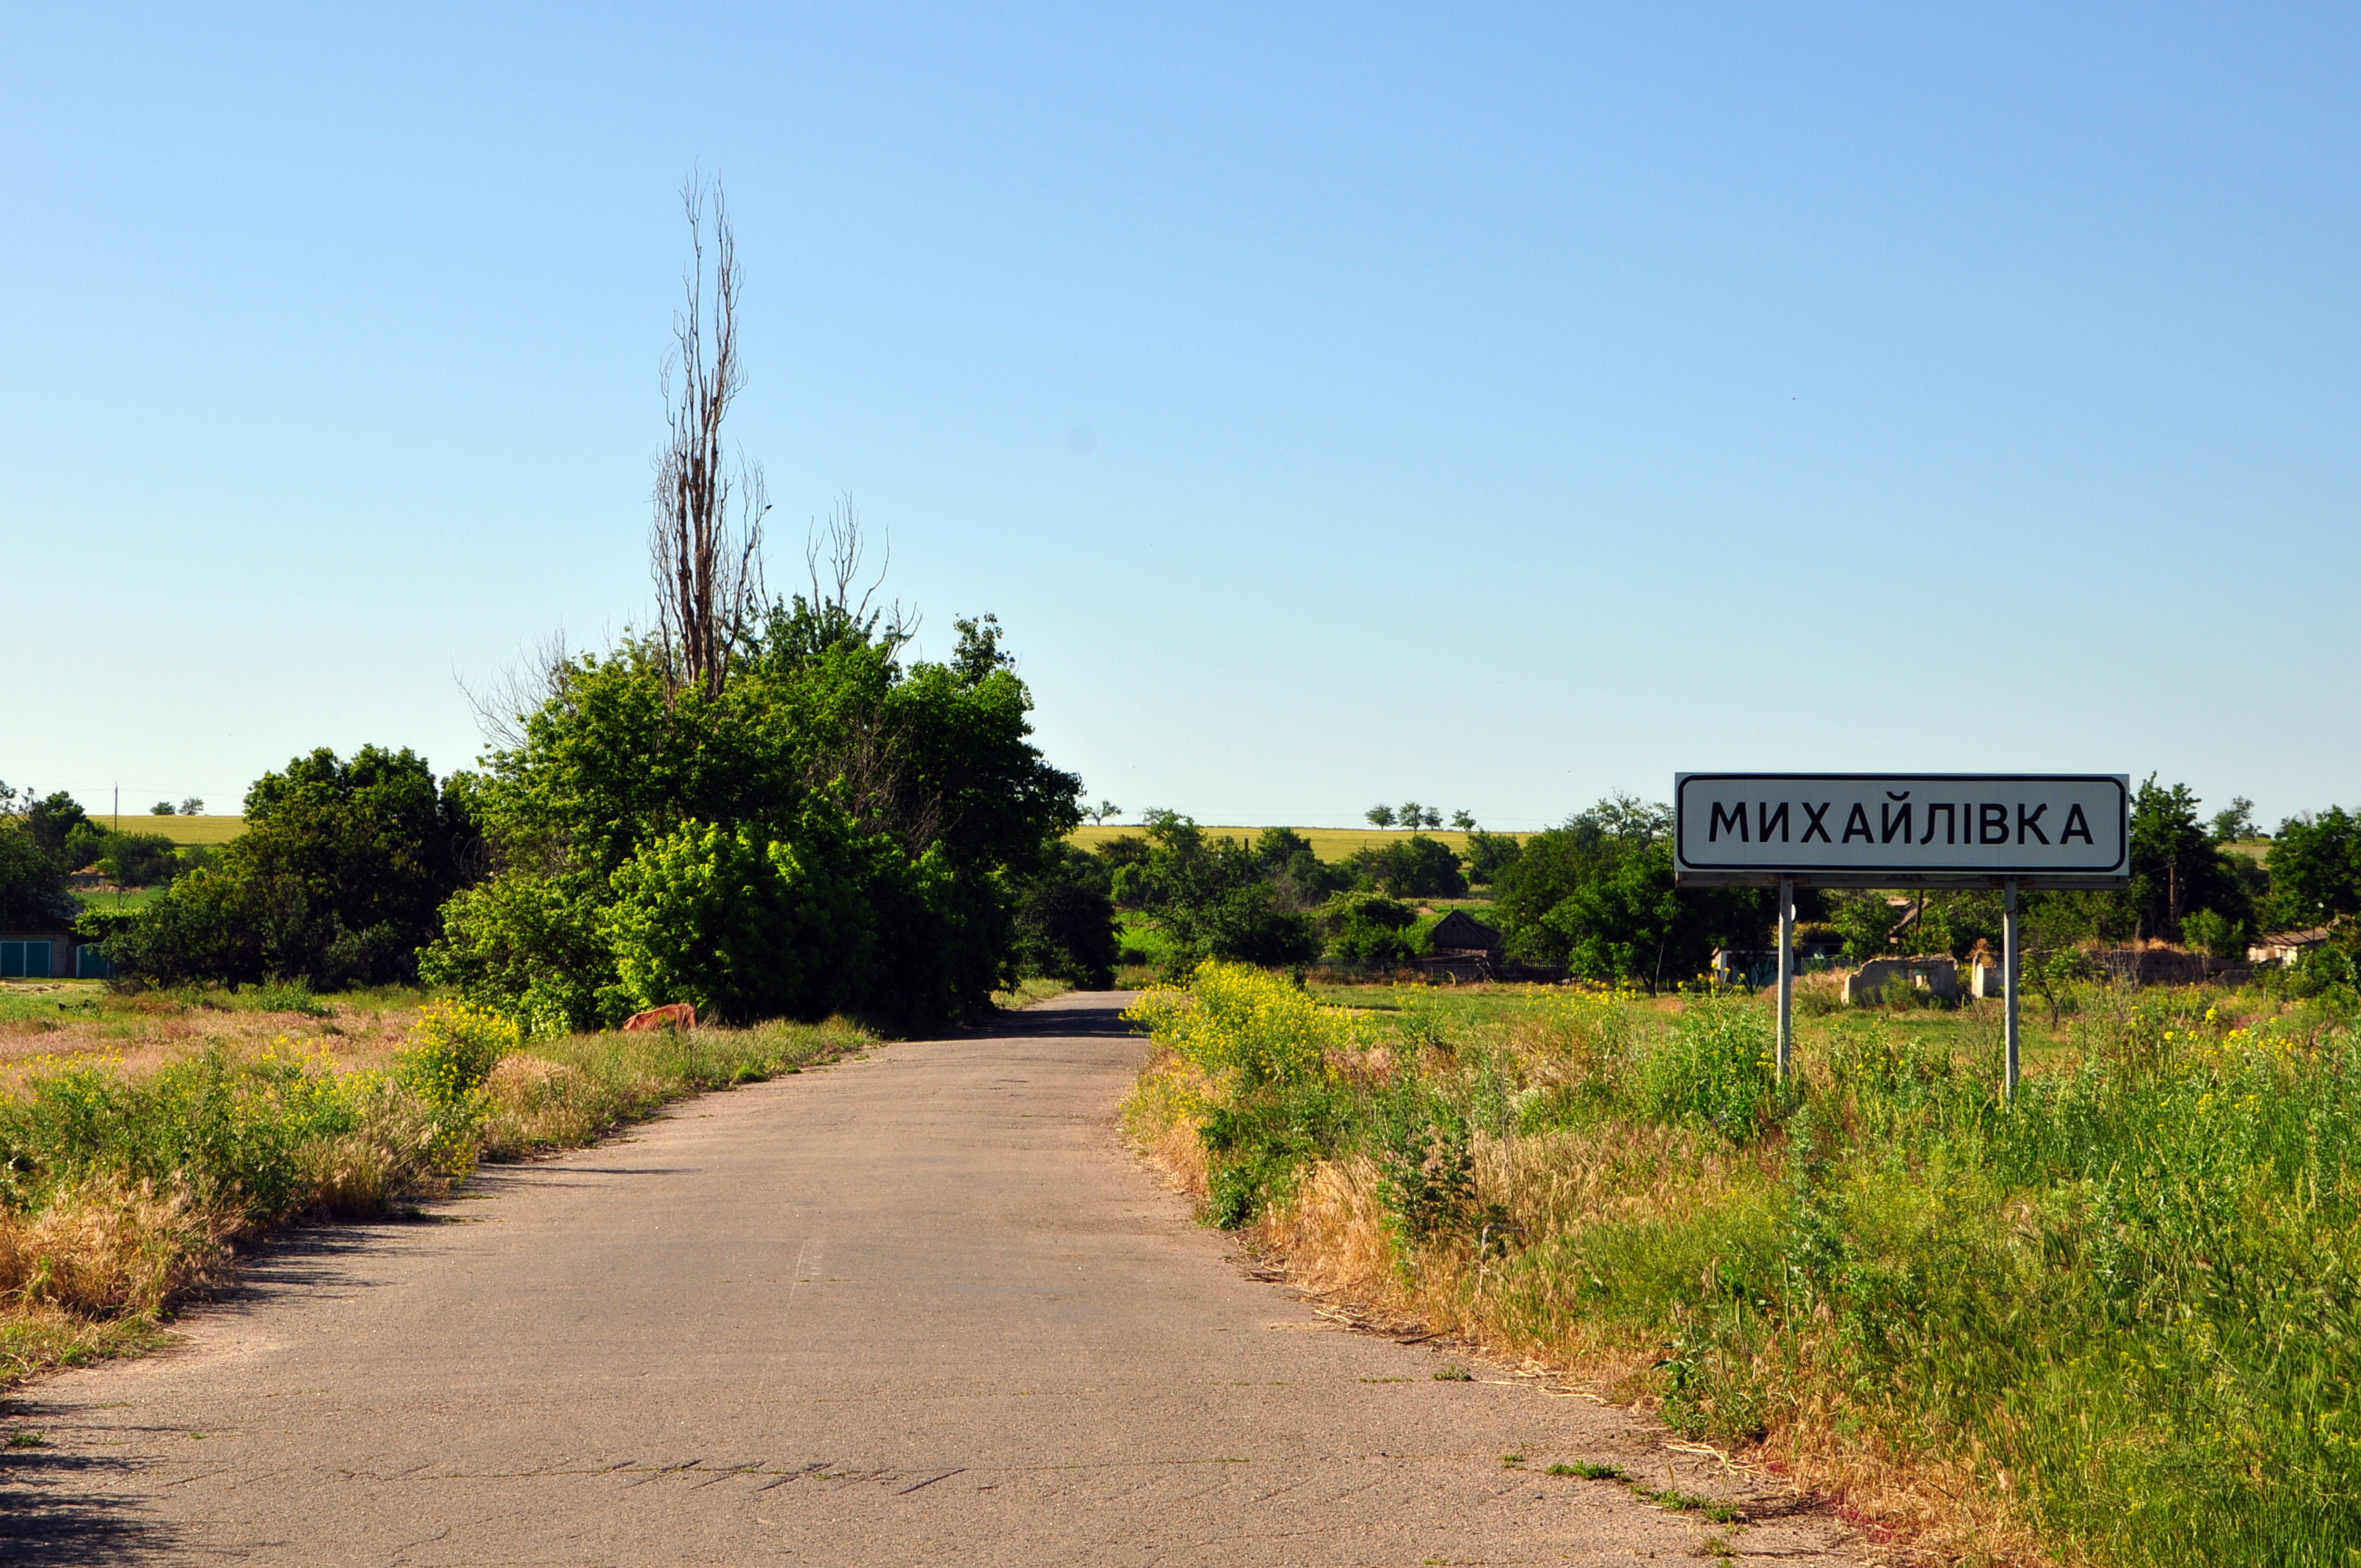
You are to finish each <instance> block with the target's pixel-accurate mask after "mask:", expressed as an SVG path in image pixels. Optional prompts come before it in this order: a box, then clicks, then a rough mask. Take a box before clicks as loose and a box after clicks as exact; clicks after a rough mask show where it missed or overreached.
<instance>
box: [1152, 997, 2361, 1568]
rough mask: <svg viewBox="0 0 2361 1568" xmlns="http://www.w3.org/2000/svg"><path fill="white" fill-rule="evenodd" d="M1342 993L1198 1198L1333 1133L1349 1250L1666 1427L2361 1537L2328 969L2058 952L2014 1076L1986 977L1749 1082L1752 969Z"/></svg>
mask: <svg viewBox="0 0 2361 1568" xmlns="http://www.w3.org/2000/svg"><path fill="white" fill-rule="evenodd" d="M1276 983H1278V984H1281V985H1283V984H1284V981H1278V982H1276ZM1328 994H1331V995H1342V994H1346V993H1338V992H1330V993H1328ZM1356 1000H1359V1001H1362V1002H1364V1003H1367V1004H1370V1005H1368V1006H1367V1010H1366V1011H1364V1012H1363V1013H1362V1014H1360V1015H1359V1018H1358V1019H1357V1021H1356V1025H1355V1027H1356V1030H1357V1031H1358V1032H1359V1034H1360V1036H1361V1039H1362V1041H1363V1043H1364V1044H1370V1045H1387V1046H1389V1047H1393V1048H1392V1049H1391V1050H1389V1053H1388V1054H1387V1056H1386V1057H1385V1058H1379V1059H1383V1060H1386V1061H1389V1063H1390V1064H1391V1066H1390V1068H1389V1069H1387V1070H1386V1071H1385V1072H1383V1073H1382V1074H1373V1073H1371V1072H1370V1071H1368V1070H1367V1069H1363V1068H1356V1066H1355V1065H1354V1063H1353V1060H1352V1059H1351V1053H1347V1056H1346V1058H1332V1060H1331V1063H1330V1068H1329V1070H1328V1071H1327V1072H1325V1073H1299V1074H1297V1075H1295V1076H1293V1077H1291V1078H1285V1079H1274V1080H1270V1081H1268V1082H1266V1083H1264V1084H1262V1085H1261V1086H1260V1087H1257V1088H1256V1089H1254V1090H1252V1091H1250V1092H1244V1093H1237V1092H1234V1093H1231V1094H1230V1095H1228V1096H1226V1097H1217V1099H1216V1101H1215V1102H1214V1103H1213V1104H1212V1105H1210V1106H1209V1107H1208V1108H1207V1110H1206V1112H1205V1113H1204V1114H1205V1116H1206V1118H1207V1120H1206V1121H1205V1123H1204V1128H1205V1131H1204V1146H1205V1150H1206V1161H1207V1179H1208V1184H1209V1190H1210V1191H1211V1192H1212V1193H1213V1194H1214V1195H1215V1196H1216V1197H1217V1198H1219V1199H1221V1200H1222V1201H1221V1202H1219V1203H1216V1204H1215V1205H1214V1212H1217V1213H1218V1214H1220V1215H1221V1217H1223V1218H1224V1220H1226V1221H1228V1222H1230V1223H1237V1222H1239V1221H1242V1220H1246V1221H1250V1220H1251V1219H1252V1218H1253V1215H1254V1212H1255V1207H1256V1203H1257V1201H1258V1202H1259V1203H1261V1204H1263V1205H1265V1206H1267V1207H1268V1206H1278V1207H1279V1208H1281V1209H1283V1208H1284V1206H1286V1205H1288V1204H1290V1203H1291V1202H1293V1201H1296V1198H1295V1195H1296V1194H1298V1193H1299V1192H1303V1191H1315V1190H1324V1189H1312V1188H1307V1187H1305V1186H1304V1184H1303V1183H1302V1182H1301V1171H1302V1170H1304V1169H1306V1168H1309V1167H1310V1166H1311V1165H1312V1164H1314V1163H1317V1162H1318V1161H1321V1160H1323V1159H1324V1160H1330V1161H1337V1162H1343V1161H1365V1162H1367V1165H1366V1167H1365V1168H1368V1169H1371V1170H1373V1172H1374V1174H1375V1176H1376V1178H1377V1184H1376V1193H1377V1196H1378V1201H1380V1203H1381V1204H1382V1205H1383V1207H1384V1210H1385V1212H1386V1217H1387V1218H1386V1227H1387V1228H1386V1229H1385V1231H1384V1236H1385V1238H1386V1241H1387V1245H1390V1246H1391V1247H1392V1248H1393V1249H1394V1252H1395V1260H1394V1263H1393V1265H1392V1267H1391V1270H1390V1272H1388V1273H1385V1274H1383V1275H1380V1276H1378V1277H1372V1278H1370V1279H1369V1280H1367V1282H1366V1285H1367V1288H1370V1289H1372V1290H1375V1291H1378V1292H1380V1293H1383V1292H1388V1291H1391V1292H1394V1293H1395V1294H1394V1295H1393V1296H1392V1297H1391V1298H1389V1300H1390V1304H1391V1305H1392V1306H1394V1307H1395V1308H1396V1309H1397V1310H1401V1309H1403V1308H1409V1309H1411V1310H1419V1311H1421V1312H1422V1313H1426V1314H1429V1315H1430V1321H1434V1319H1433V1314H1437V1313H1439V1314H1441V1315H1442V1317H1443V1319H1444V1321H1446V1322H1448V1323H1450V1324H1451V1325H1452V1326H1454V1327H1455V1328H1458V1329H1459V1330H1460V1331H1461V1332H1467V1331H1469V1330H1471V1329H1472V1330H1473V1331H1475V1332H1480V1333H1482V1334H1483V1335H1485V1336H1486V1337H1488V1338H1489V1339H1491V1340H1492V1341H1494V1342H1495V1343H1499V1344H1501V1345H1502V1346H1504V1347H1505V1348H1507V1349H1510V1350H1512V1351H1516V1352H1521V1353H1524V1354H1543V1355H1550V1354H1558V1355H1565V1354H1601V1353H1610V1354H1613V1355H1620V1356H1624V1357H1638V1358H1642V1364H1645V1363H1646V1362H1653V1370H1652V1371H1650V1372H1649V1373H1648V1374H1646V1375H1645V1376H1644V1377H1643V1378H1642V1383H1641V1384H1640V1385H1639V1386H1637V1387H1631V1388H1629V1389H1628V1390H1627V1391H1629V1392H1653V1394H1654V1395H1655V1396H1656V1397H1657V1398H1659V1399H1660V1400H1661V1401H1662V1403H1661V1407H1660V1408H1661V1409H1662V1412H1663V1414H1664V1418H1665V1419H1667V1420H1670V1421H1671V1422H1672V1423H1673V1424H1674V1425H1675V1427H1677V1428H1678V1429H1680V1430H1682V1431H1685V1432H1687V1433H1689V1434H1692V1435H1695V1436H1700V1437H1710V1438H1713V1439H1715V1440H1717V1441H1722V1442H1750V1441H1758V1440H1759V1441H1763V1442H1767V1443H1769V1444H1770V1445H1771V1447H1772V1449H1773V1452H1774V1453H1781V1454H1783V1455H1784V1457H1786V1458H1787V1459H1788V1460H1789V1462H1790V1463H1791V1464H1795V1465H1797V1466H1798V1467H1799V1468H1801V1469H1806V1470H1810V1469H1811V1467H1814V1466H1817V1469H1816V1470H1812V1475H1817V1478H1818V1479H1819V1481H1820V1482H1821V1484H1828V1485H1838V1486H1841V1485H1843V1484H1844V1483H1845V1478H1846V1476H1847V1475H1850V1474H1851V1473H1850V1472H1849V1471H1848V1470H1847V1468H1846V1466H1847V1465H1848V1464H1853V1463H1856V1462H1858V1463H1861V1464H1872V1466H1874V1465H1877V1464H1889V1463H1896V1462H1898V1463H1899V1464H1901V1465H1902V1466H1903V1469H1904V1471H1905V1474H1906V1473H1907V1472H1908V1471H1909V1470H1910V1468H1911V1467H1912V1466H1914V1465H1916V1464H1925V1465H1926V1466H1927V1468H1928V1474H1930V1475H1933V1474H1936V1473H1938V1472H1941V1473H1944V1474H1947V1475H1950V1476H1954V1477H1956V1476H1958V1475H1962V1474H1966V1475H1976V1476H1982V1477H1985V1478H1987V1480H1988V1482H1989V1484H1990V1485H1991V1486H1993V1493H1992V1495H1991V1496H1990V1497H1989V1498H1988V1499H1987V1504H1986V1508H1985V1509H1984V1510H1983V1511H1982V1515H1981V1516H1980V1517H1982V1518H1984V1519H1999V1518H2007V1517H2008V1516H2010V1515H2012V1514H2013V1515H2014V1517H2015V1524H2014V1525H2011V1526H2009V1527H2008V1528H2025V1529H2029V1530H2031V1531H2032V1532H2033V1533H2034V1534H2035V1535H2036V1536H2037V1538H2038V1539H2039V1540H2040V1541H2042V1542H2043V1543H2044V1545H2045V1546H2046V1547H2047V1548H2048V1549H2049V1550H2051V1551H2053V1552H2057V1553H2059V1554H2060V1555H2062V1556H2066V1557H2069V1558H2076V1559H2081V1560H2087V1561H2091V1562H2094V1563H2111V1564H2122V1565H2126V1568H2128V1565H2133V1564H2140V1565H2147V1564H2156V1565H2163V1564H2175V1565H2179V1564H2189V1565H2192V1568H2193V1565H2196V1564H2210V1563H2231V1562H2235V1563H2284V1564H2313V1563H2318V1564H2323V1565H2326V1564H2331V1563H2340V1564H2349V1563H2352V1562H2354V1561H2356V1559H2361V1404H2356V1401H2355V1397H2354V1388H2355V1385H2356V1381H2361V1036H2356V1032H2355V1028H2354V1020H2353V1017H2352V1016H2351V1014H2350V1013H2349V1012H2346V1011H2345V1010H2344V1009H2345V1008H2347V1007H2349V1006H2350V1005H2351V999H2350V998H2346V999H2345V1000H2344V1001H2343V1002H2342V1003H2340V1002H2339V1001H2338V1000H2336V999H2335V998H2330V999H2327V1000H2325V1001H2314V1002H2307V1003H2281V1002H2279V1001H2275V1000H2274V999H2272V998H2270V997H2268V996H2266V995H2263V994H2261V993H2259V992H2245V993H2240V994H2237V995H2235V996H2225V995H2224V994H2223V993H2222V992H2218V991H2207V990H2204V989H2202V988H2193V989H2191V990H2188V991H2180V992H2165V991H2160V990H2151V991H2145V992H2132V991H2121V990H2116V989H2114V988H2111V987H2104V986H2092V987H2085V988H2081V990H2080V991H2079V992H2077V993H2076V994H2075V996H2074V997H2073V999H2072V1001H2073V1007H2072V1009H2071V1010H2070V1012H2069V1013H2068V1014H2066V1015H2065V1016H2064V1017H2063V1018H2062V1020H2061V1021H2060V1024H2059V1028H2058V1029H2057V1031H2056V1032H2055V1033H2054V1034H2049V1035H2046V1036H2044V1038H2043V1039H2042V1040H2041V1042H2040V1043H2039V1044H2038V1046H2037V1048H2036V1049H2035V1050H2034V1051H2033V1052H2032V1053H2031V1056H2032V1060H2033V1068H2032V1070H2031V1071H2029V1073H2028V1075H2027V1078H2026V1081H2025V1083H2024V1085H2023V1087H2022V1090H2021V1091H2020V1093H2019V1095H2018V1097H2017V1099H2016V1101H2015V1102H2014V1103H2006V1102H2004V1101H2003V1100H2002V1098H2001V1096H2000V1094H1999V1092H1998V1082H1997V1079H1998V1071H1997V1066H1998V1055H1999V1031H1998V1019H1997V1017H1996V1015H1995V1014H1996V1010H1994V1009H1991V1008H1976V1009H1961V1010H1959V1011H1956V1012H1939V1011H1931V1010H1920V1009H1909V1010H1902V1011H1889V1010H1886V1009H1882V1008H1881V1009H1868V1010H1861V1011H1849V1012H1842V1013H1838V1014H1829V1015H1827V1016H1824V1017H1820V1018H1815V1019H1811V1020H1807V1021H1806V1027H1804V1028H1802V1029H1800V1030H1799V1036H1800V1037H1799V1044H1798V1065H1799V1069H1800V1070H1799V1073H1798V1075H1797V1077H1796V1078H1795V1079H1794V1080H1790V1081H1789V1082H1787V1083H1784V1084H1782V1083H1779V1082H1776V1081H1774V1080H1773V1077H1772V1074H1771V1071H1770V1058H1771V1054H1772V1052H1771V1044H1772V1038H1771V1037H1772V1020H1771V1016H1770V1009H1769V1005H1768V1003H1767V999H1764V998H1760V997H1722V998H1698V999H1692V1000H1689V1001H1686V1002H1684V1003H1669V1002H1667V1003H1654V1004H1650V1003H1644V1002H1639V1001H1632V1000H1617V999H1613V998H1608V997H1587V998H1586V997H1581V996H1571V995H1566V994H1564V993H1557V994H1552V993H1549V992H1519V991H1515V990H1510V989H1507V988H1503V989H1499V990H1494V991H1490V992H1484V991H1461V992H1451V991H1447V990H1437V991H1433V992H1428V991H1425V990H1423V989H1422V988H1411V987H1404V988H1397V989H1393V990H1389V991H1384V992H1375V993H1373V994H1368V995H1366V996H1364V997H1360V998H1356ZM1238 1013H1239V1015H1240V1016H1241V1017H1251V1016H1253V1013H1252V1010H1251V1009H1246V1008H1240V1009H1238ZM1289 1037H1290V1039H1291V1038H1292V1037H1293V1036H1292V1033H1290V1036H1289ZM1177 1038H1179V1037H1178V1036H1176V1039H1177ZM1228 1045H1229V1047H1230V1048H1231V1049H1232V1050H1233V1052H1234V1053H1237V1052H1248V1051H1251V1050H1252V1049H1253V1042H1251V1041H1230V1042H1228ZM1274 1059H1276V1058H1274ZM1155 1070H1161V1069H1155ZM1167 1103H1171V1104H1185V1103H1186V1102H1183V1101H1174V1100H1168V1101H1167ZM1486 1149H1491V1150H1494V1151H1496V1152H1495V1153H1493V1154H1490V1155H1486V1154H1484V1152H1483V1151H1485V1150H1486ZM1242 1193H1243V1194H1244V1196H1243V1197H1242V1196H1241V1194H1242ZM1271 1234H1272V1235H1273V1236H1274V1237H1278V1236H1286V1235H1290V1234H1296V1235H1312V1236H1318V1235H1322V1234H1337V1233H1336V1232H1335V1231H1334V1227H1333V1226H1330V1227H1327V1228H1325V1229H1323V1227H1322V1226H1320V1225H1312V1226H1309V1227H1306V1228H1305V1229H1303V1230H1301V1231H1289V1230H1287V1229H1286V1228H1285V1227H1281V1228H1280V1229H1279V1230H1277V1231H1275V1232H1273V1233H1271ZM1305 1245H1313V1244H1305ZM1479 1260H1480V1261H1481V1264H1482V1279H1483V1284H1482V1288H1481V1294H1480V1295H1479V1294H1478V1293H1477V1264H1478V1261H1479ZM1312 1261H1318V1260H1312ZM1381 1299H1387V1298H1383V1297H1382V1295H1381ZM1625 1364H1626V1365H1628V1364H1629V1363H1628V1362H1627V1363H1625ZM1848 1456H1850V1457H1848ZM2003 1475H2005V1476H2006V1477H2008V1480H2007V1481H2005V1482H2002V1481H2000V1480H1998V1479H1997V1477H2000V1476H2003ZM1810 1478H1811V1475H1807V1476H1806V1479H1810ZM1946 1484H1947V1485H1948V1483H1946ZM1649 1495H1650V1496H1651V1497H1653V1500H1656V1501H1658V1502H1660V1503H1663V1504H1664V1506H1667V1507H1675V1508H1692V1507H1694V1508H1700V1509H1702V1510H1704V1511H1706V1512H1708V1514H1709V1515H1710V1516H1711V1517H1716V1518H1719V1517H1720V1516H1719V1514H1715V1513H1713V1509H1715V1508H1719V1507H1720V1505H1718V1504H1713V1503H1711V1502H1710V1501H1709V1500H1708V1499H1698V1498H1690V1497H1686V1496H1684V1495H1681V1494H1677V1493H1664V1494H1655V1493H1651V1494H1649ZM1942 1495H1943V1493H1942V1487H1941V1486H1935V1487H1933V1488H1932V1489H1931V1490H1930V1491H1929V1493H1928V1494H1927V1497H1928V1498H1929V1499H1931V1506H1933V1507H1935V1508H1938V1511H1939V1509H1940V1508H1943V1507H1944V1506H1946V1505H1944V1504H1943V1503H1942V1502H1941V1497H1942ZM1975 1517H1978V1516H1960V1518H1961V1519H1965V1520H1966V1521H1967V1522H1964V1523H1960V1528H1961V1529H1963V1530H1970V1531H1971V1532H1972V1530H1975V1529H1980V1528H1986V1527H1984V1526H1981V1525H1977V1524H1975V1523H1974V1522H1973V1520H1974V1518H1975ZM1955 1522H1958V1521H1957V1520H1955ZM1984 1549H1987V1550H2009V1549H2010V1546H2009V1542H2008V1541H2005V1540H1999V1539H1993V1540H1988V1541H1985V1543H1984Z"/></svg>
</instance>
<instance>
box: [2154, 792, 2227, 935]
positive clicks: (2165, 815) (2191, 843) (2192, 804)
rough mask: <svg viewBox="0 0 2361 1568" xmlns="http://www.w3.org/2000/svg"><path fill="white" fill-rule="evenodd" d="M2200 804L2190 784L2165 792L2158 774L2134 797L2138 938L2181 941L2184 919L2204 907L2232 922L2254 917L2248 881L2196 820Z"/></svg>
mask: <svg viewBox="0 0 2361 1568" xmlns="http://www.w3.org/2000/svg"><path fill="white" fill-rule="evenodd" d="M2197 806H2198V800H2197V796H2196V795H2194V794H2192V793H2191V790H2190V788H2189V786H2188V785H2187V784H2174V785H2172V786H2171V787H2170V788H2164V787H2161V786H2159V785H2158V784H2157V782H2156V775H2155V774H2154V773H2150V774H2149V775H2148V777H2147V783H2145V784H2141V785H2140V787H2139V790H2138V793H2137V794H2136V795H2134V796H2133V797H2132V842H2131V872H2132V885H2131V894H2130V898H2131V906H2132V909H2133V912H2134V914H2135V916H2136V921H2137V924H2136V927H2135V930H2136V935H2138V936H2141V937H2148V938H2167V939H2172V938H2178V937H2179V936H2180V920H2181V916H2184V915H2191V914H2194V913H2195V912H2196V911H2198V910H2200V909H2212V910H2214V911H2216V912H2218V913H2220V914H2222V915H2223V916H2226V917H2228V918H2229V919H2231V920H2232V921H2234V922H2235V921H2240V920H2244V919H2246V918H2247V917H2248V916H2250V915H2251V913H2252V909H2251V901H2250V899H2249V897H2248V895H2247V893H2246V884H2245V883H2244V882H2243V881H2241V880H2240V878H2239V877H2238V875H2237V874H2236V872H2235V871H2234V870H2233V869H2232V868H2231V867H2230V866H2229V865H2228V864H2227V861H2226V856H2227V853H2228V851H2225V850H2223V849H2222V848H2220V846H2219V845H2218V844H2217V843H2216V842H2215V841H2214V839H2213V837H2212V836H2211V835H2210V834H2208V833H2207V832H2206V830H2205V828H2204V826H2203V824H2202V823H2201V822H2200V821H2199V820H2198V817H2197Z"/></svg>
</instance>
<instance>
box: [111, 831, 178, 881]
mask: <svg viewBox="0 0 2361 1568" xmlns="http://www.w3.org/2000/svg"><path fill="white" fill-rule="evenodd" d="M98 869H99V871H100V872H101V873H103V874H104V876H105V878H106V880H107V881H109V882H111V883H115V885H117V886H118V887H154V886H156V885H157V884H158V883H167V882H170V881H171V880H172V878H173V877H174V876H175V875H177V874H178V873H179V872H180V869H181V858H180V855H179V854H178V853H177V852H176V851H175V850H174V848H173V844H172V840H171V839H168V838H166V837H165V836H164V835H163V834H161V833H109V834H108V835H107V836H106V837H105V839H103V840H102V841H101V847H100V851H99V857H98Z"/></svg>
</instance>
